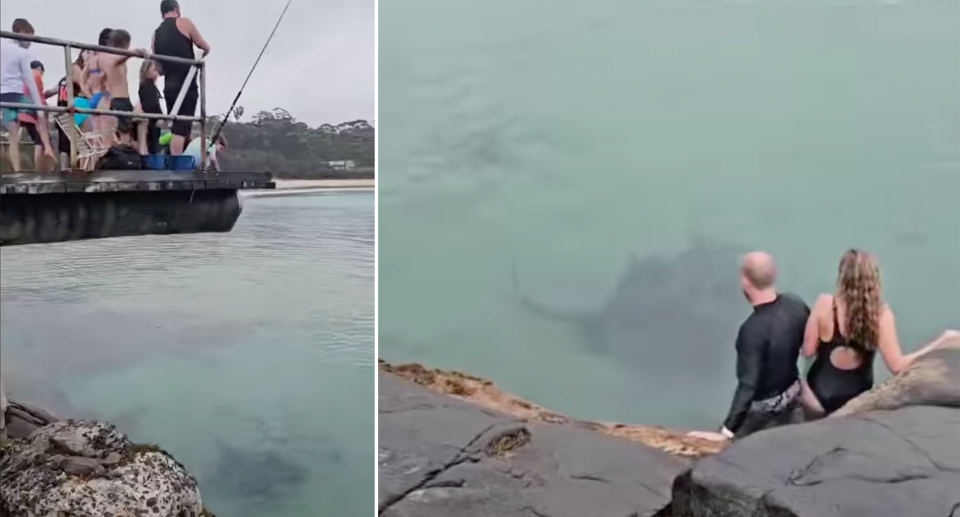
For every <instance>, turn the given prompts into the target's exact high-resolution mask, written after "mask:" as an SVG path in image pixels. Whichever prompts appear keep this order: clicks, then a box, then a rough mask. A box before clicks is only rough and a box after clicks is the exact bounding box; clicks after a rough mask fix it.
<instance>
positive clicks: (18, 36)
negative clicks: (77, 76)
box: [0, 31, 200, 65]
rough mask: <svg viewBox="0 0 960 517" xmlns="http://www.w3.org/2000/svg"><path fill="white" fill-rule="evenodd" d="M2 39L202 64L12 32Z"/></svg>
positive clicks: (193, 60)
mask: <svg viewBox="0 0 960 517" xmlns="http://www.w3.org/2000/svg"><path fill="white" fill-rule="evenodd" d="M0 38H6V39H12V40H18V41H30V42H33V43H38V44H41V45H53V46H56V47H66V46H68V45H69V46H70V47H73V48H78V49H81V50H92V51H94V52H103V53H105V54H114V55H117V56H128V57H139V58H143V59H153V60H155V61H166V62H168V63H180V64H184V65H196V64H198V63H200V60H199V59H184V58H182V57H174V56H160V55H157V54H150V53H146V54H141V53H139V52H137V51H135V50H124V49H120V48H116V47H105V46H102V45H88V44H86V43H81V42H79V41H69V40H62V39H55V38H45V37H43V36H34V35H32V34H17V33H15V32H10V31H0Z"/></svg>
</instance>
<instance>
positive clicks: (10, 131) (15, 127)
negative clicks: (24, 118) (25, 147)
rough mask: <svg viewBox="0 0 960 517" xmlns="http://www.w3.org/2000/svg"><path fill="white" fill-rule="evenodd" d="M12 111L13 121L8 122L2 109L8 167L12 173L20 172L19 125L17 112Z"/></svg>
mask: <svg viewBox="0 0 960 517" xmlns="http://www.w3.org/2000/svg"><path fill="white" fill-rule="evenodd" d="M10 111H13V117H12V118H13V120H8V118H7V115H6V112H7V110H6V108H4V116H3V126H4V127H6V128H7V140H8V141H9V143H10V145H9V147H10V167H11V168H12V169H13V172H20V123H19V122H17V112H16V110H10Z"/></svg>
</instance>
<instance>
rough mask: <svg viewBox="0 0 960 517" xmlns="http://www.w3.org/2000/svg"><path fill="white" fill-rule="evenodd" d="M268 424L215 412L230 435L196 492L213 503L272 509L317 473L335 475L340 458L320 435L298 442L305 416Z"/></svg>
mask: <svg viewBox="0 0 960 517" xmlns="http://www.w3.org/2000/svg"><path fill="white" fill-rule="evenodd" d="M273 413H274V415H273V416H272V417H270V418H263V417H261V416H258V415H256V414H253V413H248V412H243V411H240V410H238V409H237V408H234V407H229V406H220V407H218V408H217V409H216V410H215V415H216V419H217V420H219V421H220V422H222V423H223V424H222V425H223V426H224V428H226V429H230V430H232V431H233V435H234V436H233V437H232V438H231V439H230V440H229V441H226V440H219V439H218V440H216V442H215V444H216V445H215V448H216V458H215V459H214V461H213V463H212V464H209V465H207V466H206V468H204V469H203V475H202V476H201V487H202V488H203V490H204V491H210V492H211V493H212V495H214V496H215V497H219V498H222V499H223V500H227V501H240V502H242V503H243V506H244V507H245V508H246V507H251V506H267V507H269V508H275V507H276V506H277V505H279V504H281V503H282V501H284V500H285V499H286V498H288V497H289V496H290V495H291V494H294V493H296V492H297V491H298V490H301V489H303V487H304V485H305V484H306V483H307V482H308V481H309V482H312V483H313V484H317V483H322V480H317V479H316V476H317V473H318V472H334V473H335V472H338V471H340V466H341V464H342V462H343V458H342V456H341V454H340V452H339V450H338V449H337V448H336V446H335V445H334V444H333V443H332V441H331V440H330V439H329V438H328V437H326V436H323V435H318V434H311V435H309V436H302V435H301V436H297V435H296V430H298V429H302V428H305V427H304V426H303V425H300V423H299V420H300V419H301V418H304V417H305V415H291V414H287V415H283V414H282V412H281V413H280V414H277V413H276V412H275V411H274V412H273Z"/></svg>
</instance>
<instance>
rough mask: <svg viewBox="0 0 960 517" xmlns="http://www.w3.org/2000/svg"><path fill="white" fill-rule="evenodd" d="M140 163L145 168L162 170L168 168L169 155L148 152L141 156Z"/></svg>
mask: <svg viewBox="0 0 960 517" xmlns="http://www.w3.org/2000/svg"><path fill="white" fill-rule="evenodd" d="M140 164H141V166H142V167H143V168H144V169H148V170H151V171H162V170H164V169H166V168H167V156H166V155H164V154H148V155H146V156H141V157H140Z"/></svg>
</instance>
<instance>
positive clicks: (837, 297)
mask: <svg viewBox="0 0 960 517" xmlns="http://www.w3.org/2000/svg"><path fill="white" fill-rule="evenodd" d="M939 342H940V340H935V341H933V342H932V343H930V344H928V345H926V346H925V347H923V348H921V349H920V350H918V351H916V352H914V353H912V354H908V355H904V354H903V352H902V351H901V349H900V342H899V340H898V339H897V329H896V323H895V322H894V317H893V311H891V310H890V307H889V306H888V305H887V304H886V302H884V301H883V295H882V286H881V283H880V268H879V267H878V266H877V263H876V261H875V260H874V259H873V257H872V256H870V254H868V253H866V252H864V251H861V250H856V249H851V250H848V251H847V252H846V253H844V255H843V257H842V258H841V259H840V268H839V275H838V277H837V289H836V293H835V294H832V295H831V294H821V295H820V297H819V298H818V299H817V302H816V303H815V304H814V306H813V311H812V313H811V314H810V318H809V320H808V322H807V328H806V335H805V337H804V343H803V351H802V353H803V356H804V357H806V358H808V359H810V358H812V359H813V364H812V365H811V366H810V368H809V370H808V371H807V378H806V381H805V382H804V383H803V391H802V400H803V405H804V409H805V410H806V411H807V415H808V416H810V417H819V416H824V415H827V414H830V413H833V412H834V411H836V410H838V409H840V408H841V407H843V405H844V404H846V403H847V402H848V401H850V400H851V399H853V398H854V397H856V396H857V395H860V394H861V393H863V392H865V391H867V390H869V389H870V388H872V387H873V360H874V358H875V357H876V355H877V351H879V352H880V355H881V356H882V357H883V360H884V362H885V363H886V365H887V368H889V369H890V371H891V372H892V373H893V374H897V373H899V372H901V371H903V370H904V369H906V368H907V367H908V366H909V365H910V363H911V362H912V361H913V360H914V359H915V358H916V357H918V356H920V355H922V354H924V353H926V352H927V351H929V350H931V349H932V348H933V347H935V346H937V345H938V344H939Z"/></svg>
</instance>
